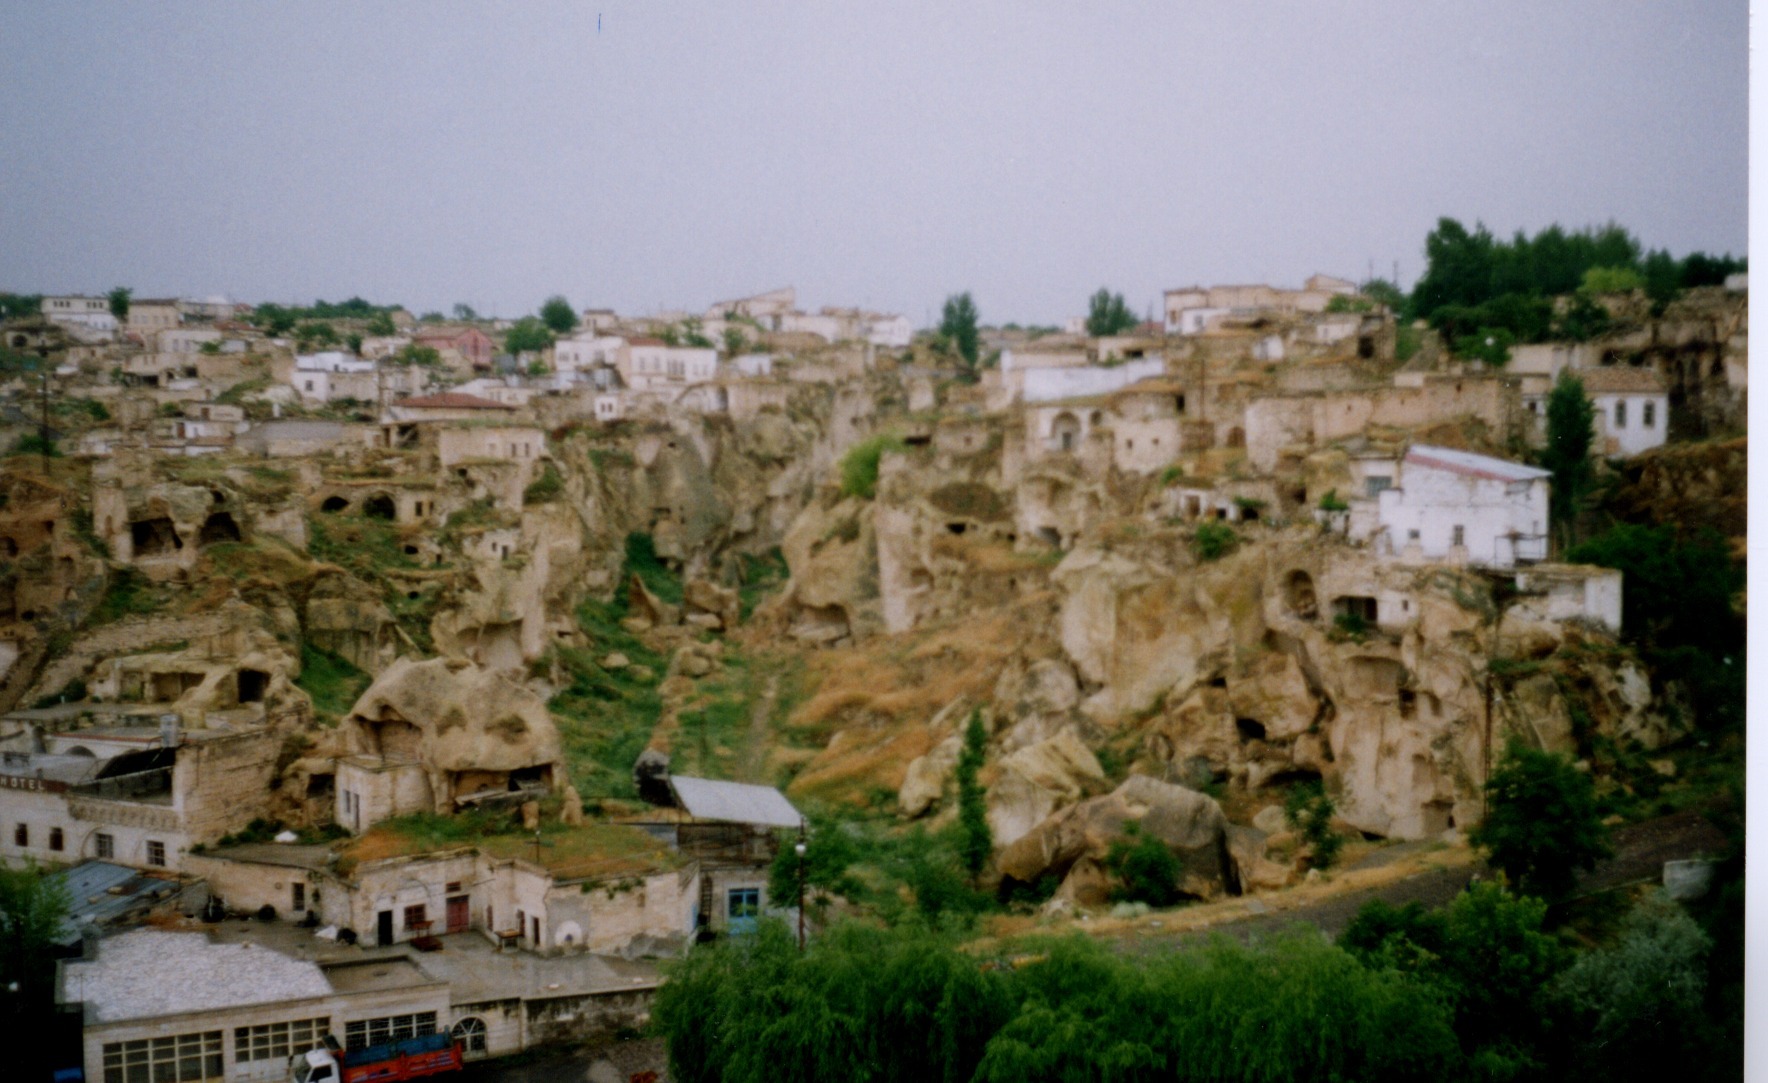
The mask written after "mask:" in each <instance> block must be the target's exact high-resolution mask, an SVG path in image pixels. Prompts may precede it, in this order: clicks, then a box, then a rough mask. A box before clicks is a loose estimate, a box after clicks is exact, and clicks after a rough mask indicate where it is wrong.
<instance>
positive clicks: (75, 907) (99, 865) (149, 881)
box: [54, 861, 180, 944]
mask: <svg viewBox="0 0 1768 1083" xmlns="http://www.w3.org/2000/svg"><path fill="white" fill-rule="evenodd" d="M54 879H55V880H57V881H59V882H60V883H61V885H62V886H63V887H64V888H65V889H66V890H67V898H68V916H67V917H66V918H65V919H64V920H63V921H62V923H61V928H60V929H59V930H57V932H56V942H57V943H60V944H72V943H75V942H76V941H78V940H79V939H80V930H81V929H82V928H84V927H86V926H88V925H94V926H101V927H102V926H105V925H109V924H110V923H112V922H114V921H116V920H117V919H119V918H122V917H124V916H125V915H127V914H128V913H129V912H130V911H131V910H135V909H138V908H140V909H147V908H151V907H152V906H153V904H154V903H156V902H158V901H159V900H161V899H163V898H167V897H169V896H172V895H176V894H177V893H178V892H179V890H180V888H179V885H178V884H177V883H176V882H174V881H172V880H162V879H160V878H159V877H156V876H145V875H143V874H141V873H140V872H137V871H136V870H134V869H130V868H124V867H123V866H122V865H113V864H111V863H110V862H108V861H86V862H82V863H81V864H79V865H75V866H74V867H73V868H71V869H64V870H62V871H60V872H57V873H55V874H54Z"/></svg>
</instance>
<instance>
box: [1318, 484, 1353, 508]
mask: <svg viewBox="0 0 1768 1083" xmlns="http://www.w3.org/2000/svg"><path fill="white" fill-rule="evenodd" d="M1320 510H1321V511H1349V510H1351V506H1350V505H1349V504H1347V503H1345V501H1344V498H1343V497H1341V496H1339V495H1338V490H1337V489H1328V490H1326V495H1325V496H1322V497H1321V498H1320Z"/></svg>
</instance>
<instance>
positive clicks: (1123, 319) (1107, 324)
mask: <svg viewBox="0 0 1768 1083" xmlns="http://www.w3.org/2000/svg"><path fill="white" fill-rule="evenodd" d="M1134 326H1136V314H1135V313H1134V312H1131V311H1130V310H1129V306H1128V305H1126V304H1124V303H1123V294H1121V293H1118V294H1113V293H1112V292H1111V291H1110V290H1108V289H1105V288H1104V287H1100V289H1099V292H1098V293H1095V294H1093V296H1092V297H1091V298H1090V299H1089V300H1088V301H1087V334H1089V335H1092V336H1093V337H1095V338H1100V337H1103V336H1105V335H1117V334H1122V333H1123V332H1125V331H1128V330H1129V329H1130V328H1132V327H1134Z"/></svg>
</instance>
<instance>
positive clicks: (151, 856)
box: [147, 839, 166, 866]
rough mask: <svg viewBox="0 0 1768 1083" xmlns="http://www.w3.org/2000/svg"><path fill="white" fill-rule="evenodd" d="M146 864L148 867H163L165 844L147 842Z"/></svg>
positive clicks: (150, 840)
mask: <svg viewBox="0 0 1768 1083" xmlns="http://www.w3.org/2000/svg"><path fill="white" fill-rule="evenodd" d="M147 863H148V864H149V865H160V866H164V865H165V863H166V844H165V843H163V842H154V841H153V840H152V839H149V840H148V842H147Z"/></svg>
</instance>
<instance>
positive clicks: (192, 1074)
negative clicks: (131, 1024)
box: [104, 1030, 223, 1083]
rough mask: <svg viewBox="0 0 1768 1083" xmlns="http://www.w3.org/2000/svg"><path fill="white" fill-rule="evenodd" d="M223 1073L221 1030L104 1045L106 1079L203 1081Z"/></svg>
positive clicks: (121, 1082)
mask: <svg viewBox="0 0 1768 1083" xmlns="http://www.w3.org/2000/svg"><path fill="white" fill-rule="evenodd" d="M222 1074H223V1068H222V1064H221V1032H220V1031H218V1030H210V1031H205V1032H203V1033H201V1034H179V1035H175V1036H173V1037H170V1038H143V1039H141V1040H139V1041H133V1042H106V1043H105V1045H104V1083H199V1081H201V1080H213V1079H220V1078H221V1077H222Z"/></svg>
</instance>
